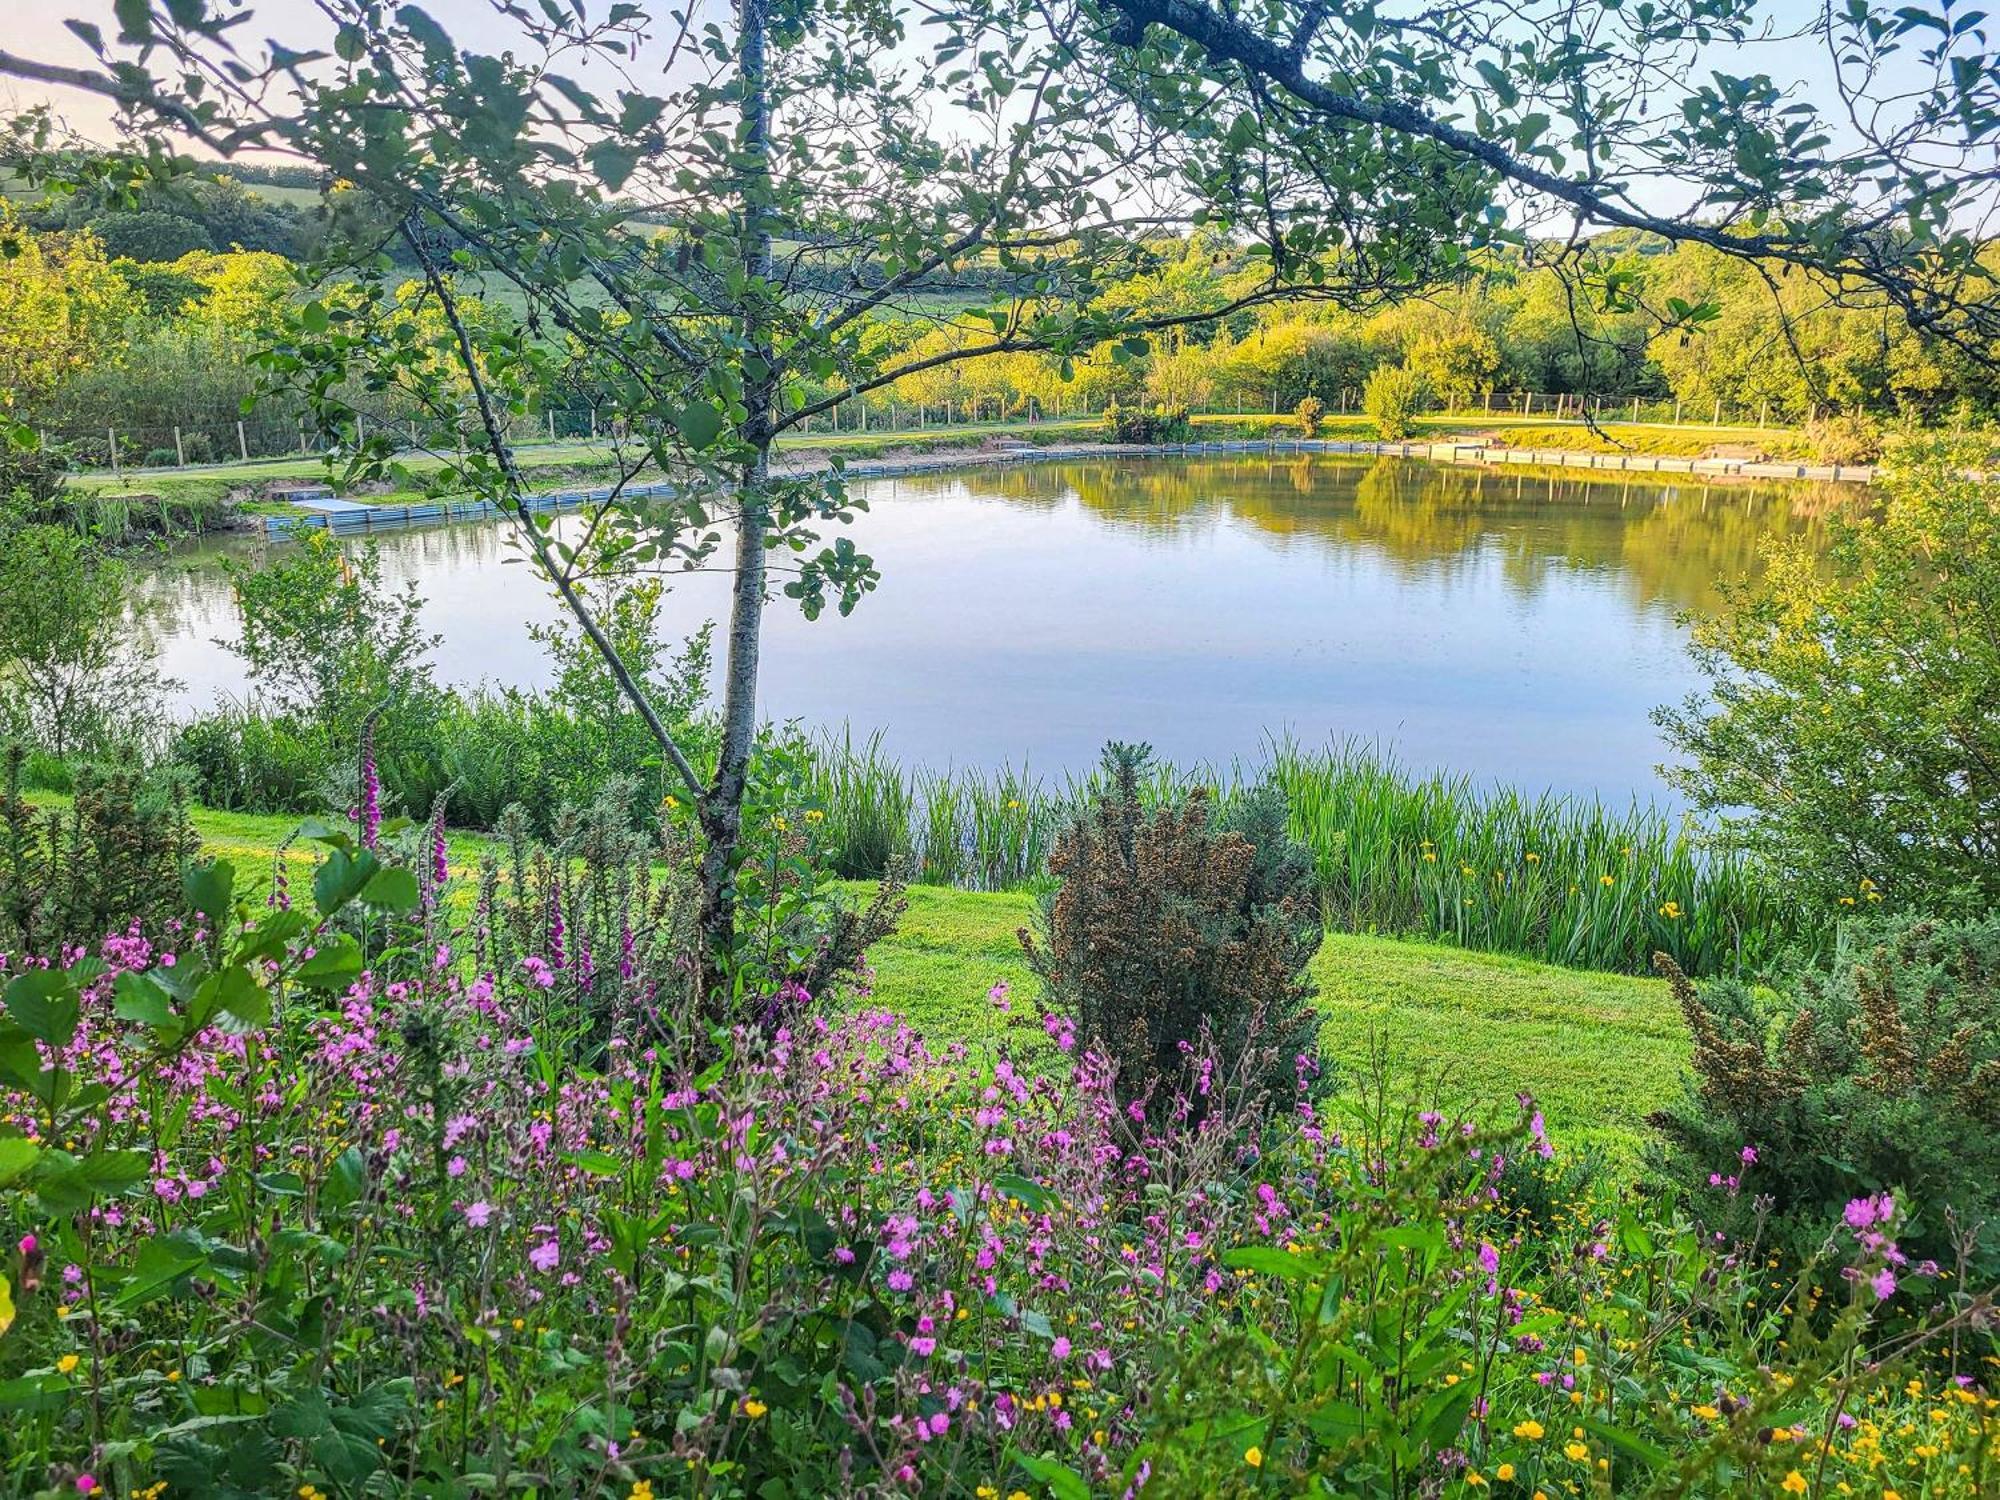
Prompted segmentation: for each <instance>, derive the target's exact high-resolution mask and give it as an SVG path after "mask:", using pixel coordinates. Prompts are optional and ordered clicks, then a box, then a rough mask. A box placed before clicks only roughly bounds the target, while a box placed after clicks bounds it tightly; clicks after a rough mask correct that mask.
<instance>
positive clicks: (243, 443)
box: [236, 421, 250, 464]
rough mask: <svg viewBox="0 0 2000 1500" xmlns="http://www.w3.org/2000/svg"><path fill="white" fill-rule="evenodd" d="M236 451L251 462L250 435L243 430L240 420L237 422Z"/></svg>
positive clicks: (247, 461) (244, 459)
mask: <svg viewBox="0 0 2000 1500" xmlns="http://www.w3.org/2000/svg"><path fill="white" fill-rule="evenodd" d="M236 451H237V452H238V453H239V454H241V455H242V457H243V462H245V463H246V464H247V463H249V462H250V435H249V434H248V433H246V432H245V431H244V430H243V424H242V423H241V422H240V421H239V422H238V423H237V424H236Z"/></svg>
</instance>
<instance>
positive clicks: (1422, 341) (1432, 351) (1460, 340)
mask: <svg viewBox="0 0 2000 1500" xmlns="http://www.w3.org/2000/svg"><path fill="white" fill-rule="evenodd" d="M1404 360H1405V362H1406V363H1407V364H1408V365H1409V367H1410V369H1411V370H1412V371H1414V372H1415V373H1416V374H1418V375H1420V376H1422V377H1423V379H1424V380H1425V382H1426V383H1427V384H1428V385H1429V386H1430V388H1431V389H1432V390H1434V391H1436V392H1437V393H1438V394H1439V395H1441V396H1442V397H1443V398H1444V402H1445V405H1446V406H1447V407H1449V408H1454V409H1455V408H1457V407H1460V406H1469V405H1470V404H1471V403H1472V402H1473V401H1474V400H1475V399H1476V398H1477V397H1478V396H1480V395H1481V394H1482V393H1484V392H1486V391H1490V390H1492V389H1493V377H1494V376H1496V375H1498V374H1499V373H1500V346H1499V345H1498V344H1496V343H1495V342H1494V341H1493V337H1492V335H1491V334H1489V333H1487V332H1486V331H1485V330H1484V329H1480V328H1470V327H1467V326H1465V325H1463V324H1459V325H1455V326H1453V327H1450V328H1443V329H1439V330H1438V331H1436V332H1435V333H1427V334H1424V335H1422V336H1420V337H1419V338H1417V339H1416V340H1415V341H1414V342H1412V343H1411V345H1410V348H1409V352H1408V353H1407V354H1406V355H1405V356H1404Z"/></svg>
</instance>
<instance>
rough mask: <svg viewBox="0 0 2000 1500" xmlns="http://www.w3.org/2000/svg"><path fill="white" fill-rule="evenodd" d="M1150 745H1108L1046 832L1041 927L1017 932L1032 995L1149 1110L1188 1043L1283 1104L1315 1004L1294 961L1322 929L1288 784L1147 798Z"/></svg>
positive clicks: (1131, 1101)
mask: <svg viewBox="0 0 2000 1500" xmlns="http://www.w3.org/2000/svg"><path fill="white" fill-rule="evenodd" d="M1148 758H1149V752H1148V750H1147V749H1146V747H1144V746H1133V745H1112V746H1110V747H1109V748H1108V749H1107V750H1106V751H1105V753H1104V786H1103V789H1102V790H1101V791H1099V792H1098V793H1097V795H1096V796H1095V797H1094V798H1093V799H1092V800H1091V802H1090V803H1089V804H1088V805H1086V806H1085V807H1083V808H1081V809H1080V810H1079V811H1078V812H1077V814H1076V816H1075V818H1074V819H1073V820H1072V821H1071V822H1070V824H1069V826H1068V827H1066V828H1065V829H1063V831H1062V832H1061V833H1060V834H1059V835H1057V838H1056V844H1055V849H1054V851H1053V853H1051V855H1050V856H1049V873H1050V874H1051V875H1053V876H1054V877H1055V878H1056V880H1058V881H1059V882H1060V885H1059V886H1058V888H1057V889H1056V890H1055V891H1054V892H1052V893H1051V894H1050V895H1048V896H1047V897H1045V898H1044V900H1043V902H1042V905H1041V912H1040V920H1039V923H1038V929H1039V930H1038V933H1037V934H1036V935H1033V936H1031V935H1030V934H1029V933H1027V932H1026V931H1023V932H1022V933H1021V942H1022V945H1023V947H1024V948H1025V949H1026V950H1027V955H1028V964H1029V967H1030V968H1032V969H1033V970H1034V972H1035V976H1036V977H1037V978H1038V979H1039V980H1041V983H1042V991H1043V1003H1044V1005H1045V1006H1046V1007H1047V1008H1048V1009H1049V1011H1050V1012H1051V1013H1052V1015H1053V1017H1054V1018H1055V1019H1056V1021H1057V1023H1058V1024H1060V1025H1062V1026H1064V1027H1066V1028H1069V1029H1072V1030H1073V1031H1074V1034H1075V1037H1076V1039H1077V1041H1078V1043H1079V1044H1080V1045H1081V1046H1082V1047H1083V1048H1084V1049H1085V1050H1086V1051H1089V1052H1093V1053H1096V1054H1099V1055H1101V1056H1102V1057H1103V1058H1105V1059H1106V1060H1107V1062H1108V1063H1109V1064H1110V1066H1111V1069H1112V1080H1111V1081H1112V1084H1113V1086H1114V1087H1115V1089H1116V1090H1117V1092H1118V1094H1119V1097H1120V1098H1121V1100H1123V1101H1124V1102H1125V1103H1127V1104H1128V1105H1136V1106H1137V1107H1139V1108H1141V1109H1142V1110H1144V1111H1145V1112H1147V1113H1148V1114H1153V1115H1157V1114H1158V1113H1159V1112H1160V1111H1162V1110H1164V1109H1168V1108H1172V1107H1176V1103H1175V1100H1174V1098H1173V1095H1172V1091H1171V1088H1170V1085H1171V1083H1172V1082H1173V1080H1175V1079H1177V1078H1179V1077H1180V1076H1181V1074H1182V1072H1183V1070H1184V1068H1185V1065H1186V1060H1187V1058H1188V1057H1190V1056H1191V1055H1193V1054H1194V1053H1195V1052H1197V1051H1202V1052H1205V1053H1212V1055H1213V1056H1214V1058H1215V1061H1216V1064H1217V1066H1218V1068H1219V1069H1220V1071H1221V1075H1222V1076H1221V1078H1220V1079H1218V1080H1216V1081H1217V1082H1218V1083H1221V1082H1224V1081H1226V1082H1227V1083H1228V1085H1229V1086H1231V1087H1232V1088H1234V1089H1238V1090H1241V1091H1244V1092H1246V1093H1254V1094H1256V1095H1258V1096H1260V1097H1262V1098H1265V1099H1267V1100H1269V1101H1271V1102H1272V1103H1273V1104H1275V1105H1277V1106H1280V1107H1282V1106H1284V1105H1287V1104H1289V1103H1291V1102H1292V1101H1293V1100H1294V1099H1295V1098H1300V1097H1310V1094H1311V1093H1312V1089H1311V1087H1310V1085H1311V1084H1312V1083H1313V1082H1314V1081H1315V1080H1316V1079H1317V1077H1318V1074H1319V1066H1318V1060H1319V1045H1318V1037H1319V1023H1320V1018H1319V1015H1318V1013H1317V1012H1316V1011H1314V1010H1313V1008H1312V996H1313V989H1312V983H1311V981H1310V980H1309V979H1307V978H1306V972H1305V971H1306V966H1307V964H1309V963H1310V962H1311V961H1312V956H1313V954H1314V953H1316V952H1318V951H1319V945H1320V941H1321V939H1322V937H1323V936H1324V933H1325V928H1324V927H1323V926H1322V925H1321V921H1320V911H1319V899H1318V895H1317V893H1316V892H1315V891H1314V889H1313V876H1312V857H1311V856H1310V855H1309V854H1308V853H1307V851H1306V849H1305V848H1304V846H1303V845H1301V844H1299V843H1297V842H1296V841H1295V840H1293V838H1292V837H1291V834H1290V833H1289V831H1288V830H1287V828H1286V819H1285V801H1284V796H1283V794H1282V793H1281V792H1279V791H1278V789H1277V788H1276V787H1274V786H1269V785H1266V786H1260V787H1257V788H1255V789H1253V790H1251V791H1249V792H1246V793H1244V794H1243V795H1242V796H1240V797H1237V798H1235V799H1233V800H1232V801H1231V802H1230V803H1229V804H1228V805H1227V806H1226V807H1225V808H1224V809H1223V810H1222V812H1221V814H1220V816H1216V815H1215V814H1214V813H1213V812H1212V811H1211V808H1210V803H1209V796H1208V793H1207V792H1206V791H1205V790H1204V789H1202V788H1199V787H1196V788H1193V789H1192V790H1189V791H1187V792H1185V793H1183V794H1179V795H1175V796H1171V797H1170V798H1168V799H1167V800H1166V802H1165V803H1164V804H1163V805H1157V806H1152V807H1149V806H1147V805H1146V802H1145V801H1144V799H1142V797H1141V795H1140V788H1141V781H1142V778H1143V777H1144V775H1145V774H1146V771H1147V761H1148ZM1179 1105H1180V1106H1181V1107H1185V1106H1186V1101H1185V1100H1181V1101H1179ZM1197 1107H1199V1105H1197Z"/></svg>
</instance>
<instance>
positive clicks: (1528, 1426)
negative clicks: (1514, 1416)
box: [1514, 1417, 1544, 1443]
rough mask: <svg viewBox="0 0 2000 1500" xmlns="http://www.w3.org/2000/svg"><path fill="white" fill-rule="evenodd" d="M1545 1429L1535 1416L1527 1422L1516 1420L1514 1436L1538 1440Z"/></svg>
mask: <svg viewBox="0 0 2000 1500" xmlns="http://www.w3.org/2000/svg"><path fill="white" fill-rule="evenodd" d="M1543 1431H1544V1429H1543V1427H1542V1424H1541V1423H1540V1422H1537V1421H1536V1420H1535V1419H1534V1418H1533V1417H1530V1418H1528V1420H1527V1421H1525V1422H1516V1423H1515V1424H1514V1436H1515V1437H1517V1438H1526V1439H1527V1440H1528V1441H1529V1442H1531V1443H1532V1442H1536V1441H1538V1440H1539V1439H1540V1438H1541V1436H1542V1433H1543Z"/></svg>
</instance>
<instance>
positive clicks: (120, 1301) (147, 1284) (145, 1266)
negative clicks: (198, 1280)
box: [111, 1232, 208, 1307]
mask: <svg viewBox="0 0 2000 1500" xmlns="http://www.w3.org/2000/svg"><path fill="white" fill-rule="evenodd" d="M207 1263H208V1251H207V1250H206V1249H205V1248H204V1247H203V1246H202V1245H201V1244H200V1243H199V1242H198V1241H196V1240H194V1239H193V1238H192V1237H191V1236H189V1235H187V1234H185V1233H184V1232H176V1233H174V1234H167V1235H155V1236H154V1237H153V1238H152V1239H149V1240H147V1241H146V1242H145V1243H144V1244H142V1245H141V1246H140V1247H139V1259H138V1263H137V1264H136V1265H134V1266H133V1268H132V1275H131V1277H130V1278H129V1279H128V1280H127V1281H126V1283H125V1285H124V1286H122V1287H120V1288H119V1289H118V1295H117V1296H116V1297H114V1298H112V1299H111V1302H112V1305H113V1306H114V1307H140V1306H143V1305H144V1304H145V1303H148V1302H151V1301H152V1300H153V1299H154V1298H155V1297H159V1296H163V1295H164V1294H165V1293H166V1292H167V1291H169V1290H170V1289H171V1288H172V1287H173V1284H174V1283H175V1282H176V1281H179V1280H180V1279H181V1277H183V1276H185V1275H187V1274H188V1273H189V1272H190V1271H193V1270H194V1269H196V1268H197V1267H199V1266H203V1265H206V1264H207Z"/></svg>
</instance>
